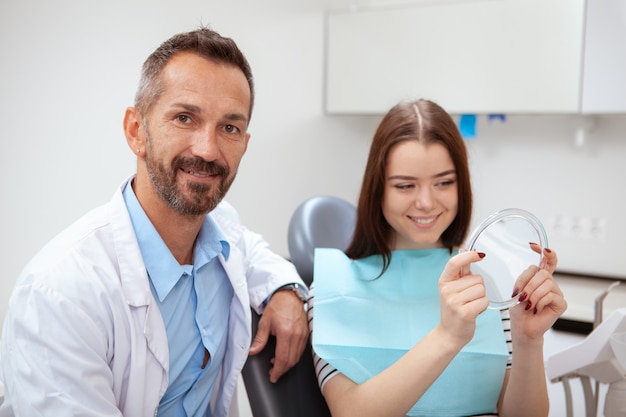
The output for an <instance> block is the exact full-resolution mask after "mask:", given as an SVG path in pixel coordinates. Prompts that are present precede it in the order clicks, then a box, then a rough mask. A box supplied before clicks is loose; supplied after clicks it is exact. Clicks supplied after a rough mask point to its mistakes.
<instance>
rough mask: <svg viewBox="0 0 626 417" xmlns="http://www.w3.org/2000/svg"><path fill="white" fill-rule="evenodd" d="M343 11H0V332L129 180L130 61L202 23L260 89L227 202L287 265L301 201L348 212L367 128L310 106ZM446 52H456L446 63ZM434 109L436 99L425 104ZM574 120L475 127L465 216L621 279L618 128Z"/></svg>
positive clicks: (107, 5)
mask: <svg viewBox="0 0 626 417" xmlns="http://www.w3.org/2000/svg"><path fill="white" fill-rule="evenodd" d="M349 3H355V2H354V1H352V2H349V1H348V0H345V1H344V0H334V1H331V0H328V1H319V0H306V1H305V0H301V1H299V2H293V1H289V0H266V1H262V2H261V1H256V0H229V1H227V2H226V1H218V0H205V1H200V0H179V1H176V2H174V1H165V0H159V1H148V0H134V1H126V0H109V1H91V0H88V1H82V2H79V1H70V0H58V1H55V2H48V1H44V0H22V1H20V2H5V1H3V2H1V3H0V56H1V57H2V71H1V74H2V76H1V77H0V138H1V140H2V145H3V148H2V149H3V150H2V152H1V153H0V184H1V185H0V190H1V192H2V207H1V208H0V254H1V255H0V320H2V319H3V318H4V315H5V312H6V305H7V302H8V297H9V294H10V291H11V290H12V288H13V285H14V282H15V279H16V277H17V275H18V273H19V271H20V269H21V268H22V267H23V265H24V264H25V263H26V261H27V260H28V259H29V258H30V257H31V256H32V255H33V254H34V253H35V251H36V250H37V249H38V248H40V247H41V246H42V245H43V244H44V243H45V242H46V241H48V240H49V239H50V238H51V237H52V236H53V235H54V234H56V233H57V232H59V231H60V230H61V229H63V228H64V227H65V226H67V225H68V224H69V223H70V222H72V221H73V220H75V219H76V218H77V217H78V216H79V215H81V214H83V213H85V212H86V211H87V210H88V209H90V208H92V207H94V206H96V205H98V204H101V203H103V202H105V201H107V200H108V199H109V198H110V196H111V195H112V193H113V191H114V189H115V187H116V186H117V185H118V184H119V183H120V182H121V181H122V180H123V179H124V178H125V177H126V176H127V175H129V174H130V173H132V172H133V170H134V159H133V156H132V153H131V152H130V150H129V149H127V147H126V145H125V140H124V137H123V134H122V129H121V123H122V115H123V112H124V109H125V107H126V106H128V105H131V104H132V100H133V96H134V92H135V87H136V83H137V80H138V77H139V69H140V66H141V63H142V62H143V60H144V59H145V58H146V56H147V55H148V54H149V53H150V52H151V51H152V50H153V49H154V48H155V47H156V46H157V45H158V44H159V43H160V42H161V41H163V40H165V39H166V38H167V37H169V36H170V35H172V34H174V33H176V32H180V31H186V30H190V29H193V28H195V27H197V26H198V25H199V24H201V23H202V24H208V25H210V26H212V27H213V28H214V29H216V30H218V31H220V32H221V33H223V34H224V35H228V36H231V37H233V38H234V39H235V40H236V41H237V42H238V44H239V45H240V47H241V48H242V49H243V51H244V52H245V53H246V55H247V56H248V58H249V60H250V63H251V65H252V68H253V72H254V74H255V78H256V83H257V102H256V108H255V112H254V115H253V118H252V124H251V126H250V131H251V133H252V140H251V143H250V147H249V151H248V153H247V154H246V156H245V157H244V160H243V162H242V165H241V169H240V172H239V176H238V178H237V180H236V181H235V184H234V185H233V188H232V190H231V192H230V193H229V196H228V199H229V200H230V201H231V202H232V203H234V204H235V205H236V206H237V207H238V209H239V210H240V212H241V216H242V218H243V220H244V221H245V222H246V223H247V224H248V225H249V227H250V228H252V229H254V230H257V231H259V232H261V233H262V234H264V235H265V237H266V238H267V239H268V240H269V241H270V243H271V244H272V245H273V247H274V248H275V250H276V251H277V252H279V253H281V254H283V255H288V254H287V244H286V232H287V224H288V221H289V216H290V215H291V213H292V212H293V210H294V209H295V208H296V206H297V205H298V204H299V203H300V202H301V201H303V200H304V199H305V198H307V197H309V196H312V195H317V194H332V195H337V196H340V197H343V198H345V199H347V200H349V201H352V202H354V201H355V200H356V197H357V195H358V191H359V186H360V181H361V175H362V170H363V167H364V164H365V159H366V156H367V151H368V146H369V142H370V139H371V136H372V134H373V132H374V129H375V127H376V124H377V123H378V121H379V117H373V116H369V117H365V116H364V117H358V116H351V117H348V116H341V117H339V116H327V115H324V112H323V109H322V94H323V93H322V85H323V47H324V32H323V29H324V11H325V10H326V9H327V8H328V7H344V6H347V5H348V4H349ZM450 53H453V51H450ZM433 99H436V97H433ZM578 123H579V121H578V120H577V119H576V118H575V117H570V116H550V117H548V116H518V117H512V118H509V119H507V121H506V122H505V123H502V122H492V123H489V122H488V121H487V120H486V119H485V118H480V119H479V124H478V134H479V137H478V138H477V139H475V140H472V141H470V142H468V144H469V148H470V154H471V157H472V169H473V172H474V185H475V191H476V199H477V201H476V218H477V219H481V218H482V217H485V216H486V215H488V214H490V213H491V212H493V211H496V210H499V209H502V208H505V207H511V206H515V207H521V208H526V209H528V210H530V211H533V212H535V214H537V215H538V216H539V217H540V218H541V219H542V220H544V223H546V227H547V228H548V232H549V236H550V240H551V246H553V247H554V248H555V249H557V250H558V252H559V255H560V262H561V268H562V269H564V270H568V271H573V272H577V271H578V272H584V273H597V274H601V275H608V276H618V277H626V272H624V271H626V256H624V254H623V252H624V249H626V245H624V243H623V239H622V236H623V235H624V234H625V232H626V220H625V218H624V216H623V207H624V203H625V200H626V195H625V193H626V191H625V190H626V137H625V134H624V132H626V117H606V118H600V120H599V121H598V122H597V124H596V128H595V129H594V130H592V131H591V132H590V133H589V135H588V137H587V140H586V142H585V144H584V145H583V146H582V147H579V146H577V145H576V143H575V130H576V129H575V128H576V126H577V125H578ZM559 215H561V216H566V217H567V218H570V217H575V216H584V217H588V218H590V217H594V216H597V217H600V218H602V219H604V220H605V221H606V224H607V230H608V232H607V233H606V235H604V236H603V237H602V239H600V240H587V241H576V240H573V239H570V238H568V236H567V235H563V234H561V235H558V234H556V233H550V232H551V231H553V230H552V226H553V222H555V221H556V220H555V219H556V218H557V216H559Z"/></svg>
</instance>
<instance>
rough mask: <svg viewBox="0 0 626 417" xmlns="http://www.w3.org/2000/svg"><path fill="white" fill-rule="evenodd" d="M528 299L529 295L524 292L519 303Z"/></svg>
mask: <svg viewBox="0 0 626 417" xmlns="http://www.w3.org/2000/svg"><path fill="white" fill-rule="evenodd" d="M526 298H528V294H527V293H526V291H524V292H523V293H522V294H521V295H520V296H519V302H520V303H521V302H523V301H524V300H525V299H526Z"/></svg>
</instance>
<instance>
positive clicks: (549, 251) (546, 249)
mask: <svg viewBox="0 0 626 417" xmlns="http://www.w3.org/2000/svg"><path fill="white" fill-rule="evenodd" d="M543 250H545V251H546V253H552V251H551V250H550V249H548V248H544V249H543Z"/></svg>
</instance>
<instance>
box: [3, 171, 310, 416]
mask: <svg viewBox="0 0 626 417" xmlns="http://www.w3.org/2000/svg"><path fill="white" fill-rule="evenodd" d="M127 181H128V180H127ZM123 186H124V184H122V186H121V187H120V188H119V189H118V190H117V191H116V193H115V195H114V196H113V199H112V201H110V202H109V203H108V204H106V205H104V206H101V207H99V208H96V209H94V210H93V211H91V212H90V213H88V214H87V215H85V216H84V217H83V218H81V219H80V220H78V221H77V222H76V223H75V224H73V225H72V226H70V227H69V228H68V229H66V230H65V231H64V232H62V233H61V234H60V235H58V236H57V237H56V238H55V239H53V240H52V241H51V242H50V243H49V244H48V245H46V246H45V247H44V248H43V250H42V251H41V252H39V253H38V254H37V255H36V257H35V258H34V259H33V260H32V261H31V262H30V263H29V264H28V265H27V266H26V268H25V269H24V271H23V272H22V274H21V275H20V278H19V279H18V282H17V284H16V288H15V291H14V293H13V295H12V297H11V300H10V303H9V311H8V314H7V319H6V321H5V323H6V324H5V326H4V329H3V334H2V357H1V361H2V362H1V365H2V366H1V368H0V380H3V381H4V384H5V400H4V403H3V404H2V405H0V417H7V416H13V415H17V416H28V417H34V416H40V415H41V416H43V415H45V416H61V415H63V416H68V415H72V416H103V417H104V416H122V415H123V416H126V417H141V416H146V417H147V416H153V415H155V413H156V410H157V407H158V404H159V400H160V398H161V397H162V395H163V393H164V392H165V390H166V389H167V386H168V366H169V356H168V355H169V352H168V344H167V336H166V333H165V327H164V324H163V320H162V318H161V314H160V312H159V309H158V307H157V305H156V304H155V300H154V299H153V297H152V293H151V291H150V284H149V281H148V276H147V273H146V268H145V265H144V263H143V260H142V257H141V252H140V250H139V246H138V244H137V239H136V238H135V233H134V230H133V227H132V224H131V221H130V217H129V215H128V211H127V209H126V205H125V203H124V198H123V196H122V192H121V190H122V187H123ZM210 215H211V216H213V218H214V219H215V220H216V222H217V223H218V225H219V226H220V227H221V228H222V229H223V232H224V234H225V235H226V237H227V238H228V240H229V242H230V244H231V251H230V256H229V259H228V261H226V260H225V259H224V258H223V256H222V255H221V254H220V255H219V259H220V262H221V263H222V265H223V267H224V269H225V271H226V274H227V275H228V278H229V279H230V282H231V284H232V286H233V289H234V297H233V299H232V301H231V305H230V316H229V323H228V326H229V329H228V330H229V331H228V341H227V352H226V356H225V358H224V364H223V367H222V370H221V374H220V376H219V378H218V382H217V384H216V387H215V391H214V393H213V400H212V401H211V404H212V410H213V415H214V416H215V417H226V416H227V414H228V410H229V407H230V405H231V400H232V398H233V393H234V391H235V389H236V386H237V380H238V378H239V375H240V371H241V369H242V367H243V365H244V363H245V361H246V358H247V353H248V349H249V346H250V343H251V334H250V320H251V318H250V307H249V306H250V305H252V306H255V309H256V310H257V311H259V312H261V311H260V310H259V309H260V308H261V307H260V306H261V304H262V302H263V300H264V299H265V298H266V297H267V296H268V295H269V294H271V292H272V291H273V290H274V289H276V288H277V287H279V286H281V285H283V284H285V283H289V282H302V281H301V280H300V278H299V277H298V276H297V273H296V271H295V268H294V267H293V265H291V264H290V263H288V262H286V261H285V260H284V259H283V258H281V257H280V256H278V255H276V254H274V253H272V252H271V251H270V250H269V249H268V247H267V246H268V245H267V243H266V242H265V241H264V240H263V239H262V238H261V236H260V235H257V234H254V233H252V232H250V231H249V230H247V229H245V228H244V227H243V226H241V225H240V224H239V222H238V219H237V217H236V212H233V211H232V210H231V208H230V207H229V206H227V205H226V204H223V205H221V207H219V208H217V209H215V210H214V211H213V212H212V213H211V214H210Z"/></svg>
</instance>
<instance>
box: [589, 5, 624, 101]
mask: <svg viewBox="0 0 626 417" xmlns="http://www.w3.org/2000/svg"><path fill="white" fill-rule="evenodd" d="M625 43H626V1H624V0H589V1H588V2H587V27H586V30H585V66H584V76H583V80H584V81H583V103H582V111H583V113H626V46H625Z"/></svg>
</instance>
